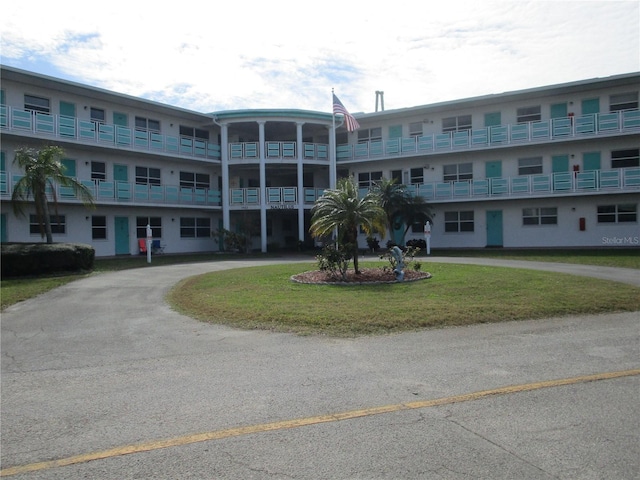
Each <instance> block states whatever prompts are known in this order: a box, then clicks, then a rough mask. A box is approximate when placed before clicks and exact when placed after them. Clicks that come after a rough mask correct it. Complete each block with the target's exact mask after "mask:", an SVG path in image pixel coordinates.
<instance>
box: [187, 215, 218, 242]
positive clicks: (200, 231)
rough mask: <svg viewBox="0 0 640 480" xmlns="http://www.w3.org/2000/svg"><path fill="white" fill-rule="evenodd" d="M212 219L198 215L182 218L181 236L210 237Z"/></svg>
mask: <svg viewBox="0 0 640 480" xmlns="http://www.w3.org/2000/svg"><path fill="white" fill-rule="evenodd" d="M210 236H211V219H210V218H197V217H195V218H194V217H181V218H180V238H209V237H210Z"/></svg>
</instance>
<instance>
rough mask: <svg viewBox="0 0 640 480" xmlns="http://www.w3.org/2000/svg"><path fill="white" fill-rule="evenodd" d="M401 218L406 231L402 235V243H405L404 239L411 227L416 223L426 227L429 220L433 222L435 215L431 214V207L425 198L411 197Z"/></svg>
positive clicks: (401, 213)
mask: <svg viewBox="0 0 640 480" xmlns="http://www.w3.org/2000/svg"><path fill="white" fill-rule="evenodd" d="M400 218H401V219H402V221H403V222H404V224H405V229H404V232H403V234H402V241H403V243H404V238H405V237H406V235H407V232H408V231H409V229H410V228H411V226H412V225H413V224H414V223H420V224H422V225H424V224H425V223H426V222H427V220H428V221H430V222H433V213H432V212H431V206H430V205H429V204H428V203H427V202H425V200H424V198H422V197H417V196H415V197H414V196H411V197H409V202H408V203H407V204H406V205H405V206H404V209H403V210H402V211H401V212H400Z"/></svg>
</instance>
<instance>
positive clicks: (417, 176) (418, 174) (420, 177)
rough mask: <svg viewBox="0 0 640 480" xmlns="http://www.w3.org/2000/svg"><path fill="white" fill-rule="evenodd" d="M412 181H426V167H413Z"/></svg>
mask: <svg viewBox="0 0 640 480" xmlns="http://www.w3.org/2000/svg"><path fill="white" fill-rule="evenodd" d="M410 173H411V183H424V168H422V167H421V168H412V169H411V172H410Z"/></svg>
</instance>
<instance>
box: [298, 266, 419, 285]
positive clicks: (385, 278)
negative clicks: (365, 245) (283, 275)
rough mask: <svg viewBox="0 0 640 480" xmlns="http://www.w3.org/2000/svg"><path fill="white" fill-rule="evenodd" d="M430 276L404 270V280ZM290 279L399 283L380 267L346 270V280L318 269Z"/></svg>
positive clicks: (350, 283)
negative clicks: (357, 270)
mask: <svg viewBox="0 0 640 480" xmlns="http://www.w3.org/2000/svg"><path fill="white" fill-rule="evenodd" d="M427 278H431V274H430V273H429V272H416V271H415V270H405V271H404V281H405V282H415V281H417V280H426V279H427ZM291 280H293V281H294V282H298V283H308V284H331V285H353V284H375V283H399V282H398V281H397V280H396V276H395V274H394V273H393V272H392V271H389V270H387V271H385V270H383V269H381V268H361V269H360V274H358V275H356V272H355V271H354V270H353V269H349V270H347V281H346V282H345V281H343V280H342V278H335V277H332V276H331V275H330V274H329V273H327V272H323V271H320V270H313V271H310V272H304V273H299V274H297V275H293V276H292V277H291Z"/></svg>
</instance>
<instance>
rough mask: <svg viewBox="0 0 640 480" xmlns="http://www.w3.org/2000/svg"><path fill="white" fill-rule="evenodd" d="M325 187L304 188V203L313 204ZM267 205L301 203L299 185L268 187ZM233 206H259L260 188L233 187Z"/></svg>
mask: <svg viewBox="0 0 640 480" xmlns="http://www.w3.org/2000/svg"><path fill="white" fill-rule="evenodd" d="M324 191H325V189H324V188H304V192H303V195H304V198H303V199H302V203H303V204H305V205H313V204H314V203H315V201H316V200H317V199H318V198H320V197H321V196H322V194H323V193H324ZM265 196H266V205H267V206H271V207H272V208H287V207H290V208H295V206H297V205H298V204H299V200H298V187H267V190H266V192H265ZM229 202H230V204H231V206H232V207H233V206H258V205H260V204H261V202H260V189H259V188H232V189H231V190H230V192H229Z"/></svg>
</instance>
